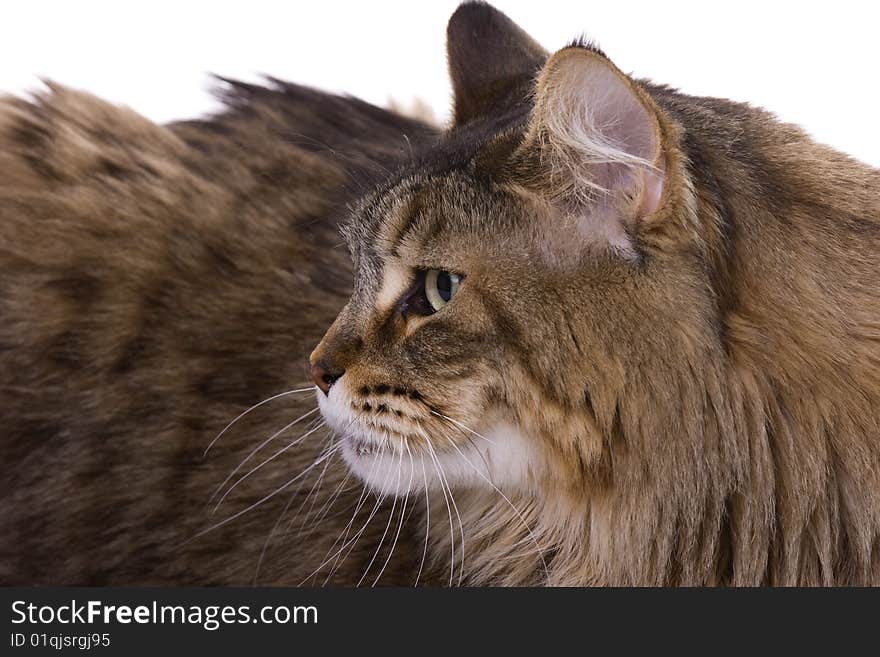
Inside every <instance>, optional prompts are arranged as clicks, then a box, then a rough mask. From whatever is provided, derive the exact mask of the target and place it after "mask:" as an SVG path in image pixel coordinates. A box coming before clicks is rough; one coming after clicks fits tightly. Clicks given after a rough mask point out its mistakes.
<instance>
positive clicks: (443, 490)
mask: <svg viewBox="0 0 880 657" xmlns="http://www.w3.org/2000/svg"><path fill="white" fill-rule="evenodd" d="M418 427H419V430H420V431H421V432H422V435H423V436H424V438H425V443H426V445H427V447H428V455H429V456H430V457H431V462H432V463H433V464H434V471H435V472H436V473H437V479H438V481H439V482H440V492H441V493H442V494H443V501H444V502H445V503H446V512H447V514H448V515H449V536H450V541H449V548H450V555H449V586H450V588H451V587H452V579H453V577H454V575H455V530H454V529H453V528H452V508H451V507H450V506H449V498H448V497H447V496H446V488H445V486H444V485H443V475H442V474H440V467H439V465H438V463H437V456H436V454H434V448H433V447H431V440H430V438H428V435H427V434H426V433H425V432H424V429H422V427H421V424H418Z"/></svg>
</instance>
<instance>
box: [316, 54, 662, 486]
mask: <svg viewBox="0 0 880 657" xmlns="http://www.w3.org/2000/svg"><path fill="white" fill-rule="evenodd" d="M509 42H510V40H509V39H508V40H507V41H506V42H505V43H506V44H507V45H509ZM534 48H535V46H534V44H533V42H529V43H526V44H525V45H523V49H524V52H525V54H523V53H520V55H522V57H521V59H523V60H525V61H517V57H509V58H508V59H510V60H511V61H512V62H513V64H515V65H516V66H518V68H517V70H516V71H514V72H513V73H512V76H513V77H512V78H511V79H513V80H515V81H516V82H515V83H511V84H512V86H511V87H510V90H509V94H508V96H509V97H510V98H513V99H514V100H513V101H512V102H513V105H510V104H509V103H508V106H507V110H505V105H504V102H508V101H509V98H508V101H504V102H502V101H501V100H498V98H497V88H498V87H497V85H495V86H494V87H492V90H493V91H492V93H493V94H495V96H494V97H495V100H496V102H498V103H501V105H499V107H497V108H495V109H496V110H497V111H496V114H497V116H492V117H491V118H492V119H493V120H491V121H487V120H486V119H485V117H481V116H476V117H474V116H469V115H468V112H469V110H470V109H472V108H474V107H477V108H480V107H483V106H485V105H486V103H484V102H483V101H479V99H477V100H475V99H474V98H469V94H479V93H480V92H481V88H482V86H484V85H482V81H481V80H480V79H477V80H474V81H471V82H473V85H474V86H475V88H474V89H469V88H468V84H469V81H468V72H467V71H463V72H462V71H459V75H458V77H456V75H455V67H456V62H455V61H454V58H453V60H452V61H451V67H453V77H454V84H455V86H456V101H457V104H456V120H457V123H458V125H457V126H456V127H455V128H454V129H453V130H451V131H450V134H449V135H448V136H447V138H446V140H445V141H444V142H443V143H441V144H439V145H438V146H437V148H436V152H435V153H428V155H427V156H426V157H425V159H424V162H423V163H422V164H420V165H413V167H412V170H410V171H407V172H404V173H403V174H402V175H401V176H400V177H398V178H397V179H396V181H395V182H393V183H390V184H389V185H388V186H386V187H385V188H383V189H381V190H379V191H377V192H376V193H375V194H374V195H373V196H372V197H370V198H368V199H366V200H365V201H364V202H363V203H361V205H360V207H359V208H358V209H357V210H356V212H355V213H354V215H353V217H352V218H351V220H350V222H349V225H348V228H347V230H346V239H347V241H348V242H349V246H350V248H351V250H352V253H353V257H354V264H355V272H356V273H355V290H354V293H353V295H352V297H351V300H350V302H349V303H348V305H347V306H346V308H345V309H344V310H343V311H342V312H341V313H340V315H339V317H338V318H337V320H336V321H335V322H334V324H333V326H332V327H330V329H329V330H328V332H327V334H326V335H325V337H324V339H323V340H322V342H321V344H320V345H318V347H317V348H316V349H315V351H314V353H313V354H312V358H311V362H312V371H313V376H315V378H316V382H317V383H318V385H319V387H320V388H321V390H320V391H319V393H318V399H319V404H320V407H321V411H322V413H323V414H324V417H325V418H326V419H327V421H328V423H329V424H330V425H331V427H333V428H334V429H335V430H336V431H337V433H338V434H339V435H340V436H341V440H342V441H343V454H344V456H345V459H346V461H347V462H348V464H349V466H350V467H351V469H352V470H353V471H354V472H355V473H356V474H357V475H358V476H360V477H361V478H362V479H363V480H364V481H365V482H366V483H367V484H368V485H369V486H371V487H372V488H374V489H375V490H377V491H380V492H383V493H388V494H405V493H407V492H409V491H413V490H418V489H423V488H426V487H427V488H434V487H436V488H442V487H451V486H454V487H461V486H485V487H493V488H494V487H504V488H507V489H524V490H531V489H537V488H542V487H546V486H547V485H551V486H553V485H557V484H558V483H559V481H557V480H564V482H565V483H564V485H567V486H579V485H583V479H584V477H585V476H588V475H589V474H590V473H591V472H594V471H595V470H596V468H597V467H598V466H597V464H598V463H600V462H601V458H602V441H603V437H602V436H603V433H602V430H601V427H600V426H598V425H601V424H602V423H603V422H604V423H605V424H610V423H611V422H613V421H614V420H613V415H614V409H613V402H612V401H607V400H606V399H605V398H603V396H602V390H607V389H608V387H609V386H612V387H613V386H614V385H615V384H614V382H615V381H616V380H618V379H619V375H620V372H619V369H620V366H621V362H623V359H625V357H626V356H625V354H623V353H622V352H623V351H624V350H623V349H621V347H620V344H621V342H622V343H623V344H626V343H627V342H628V339H627V337H626V334H627V333H629V332H631V330H632V329H633V327H644V324H645V323H644V321H643V320H644V313H645V312H650V311H651V309H650V307H649V306H650V303H649V304H648V305H647V306H646V303H643V302H642V301H641V299H640V296H641V295H642V294H646V291H645V289H643V288H645V287H646V285H641V286H640V285H639V284H638V283H636V282H635V281H636V280H637V278H638V276H637V273H638V271H639V269H640V268H641V267H642V259H641V255H640V249H642V248H643V245H642V244H641V243H640V240H639V236H638V223H639V222H640V221H642V220H643V219H644V218H645V217H649V216H651V215H654V214H656V213H657V212H658V211H659V210H660V208H661V207H662V205H663V204H662V200H663V198H664V195H663V185H664V172H665V160H664V157H663V153H662V150H661V145H660V142H661V139H660V128H659V124H658V121H657V119H656V117H655V116H654V113H653V112H654V109H653V107H652V106H651V104H650V101H649V100H647V97H646V96H645V95H644V93H643V92H641V91H640V90H638V89H637V87H636V86H635V85H634V84H633V83H632V82H631V81H630V80H629V79H628V78H626V77H625V76H624V75H623V74H622V73H620V72H619V71H618V70H617V69H616V68H615V67H614V66H613V65H612V64H611V63H610V62H608V60H607V59H605V58H604V56H603V55H601V54H600V53H597V52H595V51H593V50H591V49H589V48H582V47H574V48H566V49H564V50H563V51H561V52H560V53H557V54H556V55H554V56H553V57H551V58H550V60H549V61H547V63H546V64H544V57H545V55H544V54H543V53H542V52H541V51H539V50H535V49H534ZM452 55H453V53H452V51H451V53H450V56H451V58H452ZM542 65H543V68H542ZM523 66H525V67H526V69H529V68H531V69H542V70H541V74H540V76H539V77H538V79H537V82H536V83H532V82H531V79H532V78H531V73H533V70H532V71H527V73H529V74H527V75H524V74H523V70H522V67H523ZM524 103H526V104H527V105H524ZM492 107H493V106H492V104H491V103H489V108H490V110H491V109H492ZM524 107H525V109H523V108H524ZM505 112H506V114H505ZM504 116H507V117H509V118H508V119H504V118H503V117H504ZM457 143H458V144H459V145H458V146H456V144H457ZM653 298H654V299H655V302H656V299H657V296H656V295H654V297H653ZM670 310H671V309H670V308H664V309H659V310H658V312H668V311H670ZM636 339H637V338H636V337H635V336H630V337H629V340H636ZM610 399H611V396H609V397H608V400H610Z"/></svg>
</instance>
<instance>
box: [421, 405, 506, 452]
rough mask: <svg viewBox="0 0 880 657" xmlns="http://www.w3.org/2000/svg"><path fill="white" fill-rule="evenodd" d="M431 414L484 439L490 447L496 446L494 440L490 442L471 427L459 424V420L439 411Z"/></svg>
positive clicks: (433, 411)
mask: <svg viewBox="0 0 880 657" xmlns="http://www.w3.org/2000/svg"><path fill="white" fill-rule="evenodd" d="M431 414H432V415H436V416H437V417H439V418H443V419H444V420H449V421H450V422H452V423H453V424H454V425H455V426H457V427H459V428H460V429H464V430H465V431H468V432H470V433H472V434H474V435H475V436H476V437H477V438H482V439H483V440H485V441H486V442H487V443H489V444H490V445H495V444H496V443H495V441H494V440H490V439H489V438H486V436H484V435H483V434H481V433H477V432H476V431H474V430H473V429H471V428H470V427H468V426H466V425H464V424H462V423H461V422H459V421H458V420H453V419H452V418H451V417H449V416H448V415H443V413H438V412H437V411H435V410H433V409H432V410H431Z"/></svg>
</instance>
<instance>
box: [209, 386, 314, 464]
mask: <svg viewBox="0 0 880 657" xmlns="http://www.w3.org/2000/svg"><path fill="white" fill-rule="evenodd" d="M310 390H311V391H314V390H315V386H309V387H308V388H297V389H296V390H287V391H285V392H279V393H278V394H277V395H272V396H271V397H268V398H267V399H264V400H263V401H261V402H259V403H257V404H254V405H253V406H251V407H250V408H249V409H247V410H246V411H244V412H243V413H240V414H239V415H238V417H236V418H235V419H234V420H233V421H232V422H230V423H229V424H227V425H226V426H225V427H223V431H221V432H220V433H218V434H217V436H216V438H214V440H212V441H211V442H210V443H208V446H207V447H206V448H205V453H204V454H202V458H204V457H206V456H207V455H208V452H209V451H211V448H212V447H213V446H214V443H216V442H217V441H218V440H220V437H221V436H222V435H223V434H225V433H226V432H227V431H229V429H231V428H232V426H233V425H234V424H235V423H236V422H238V421H239V420H240V419H241V418H243V417H244V416H245V415H248V414H249V413H251V412H252V411H255V410H257V409H258V408H259V407H260V406H262V405H263V404H268V403H269V402H270V401H274V400H276V399H278V398H279V397H285V396H287V395H295V394H298V393H301V392H308V391H310Z"/></svg>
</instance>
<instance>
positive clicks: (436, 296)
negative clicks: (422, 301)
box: [425, 269, 461, 312]
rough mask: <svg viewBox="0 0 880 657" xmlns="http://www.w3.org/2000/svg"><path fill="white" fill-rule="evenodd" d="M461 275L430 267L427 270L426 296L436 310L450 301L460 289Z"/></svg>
mask: <svg viewBox="0 0 880 657" xmlns="http://www.w3.org/2000/svg"><path fill="white" fill-rule="evenodd" d="M459 283H461V277H460V276H459V275H458V274H453V273H451V272H448V271H442V270H440V269H429V270H428V271H427V272H425V297H426V298H427V299H428V303H429V304H430V306H431V308H432V309H433V310H434V312H437V311H438V310H440V309H441V308H442V307H443V306H445V305H446V304H447V303H449V300H450V299H451V298H452V295H453V294H455V291H456V290H457V289H458V285H459Z"/></svg>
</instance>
